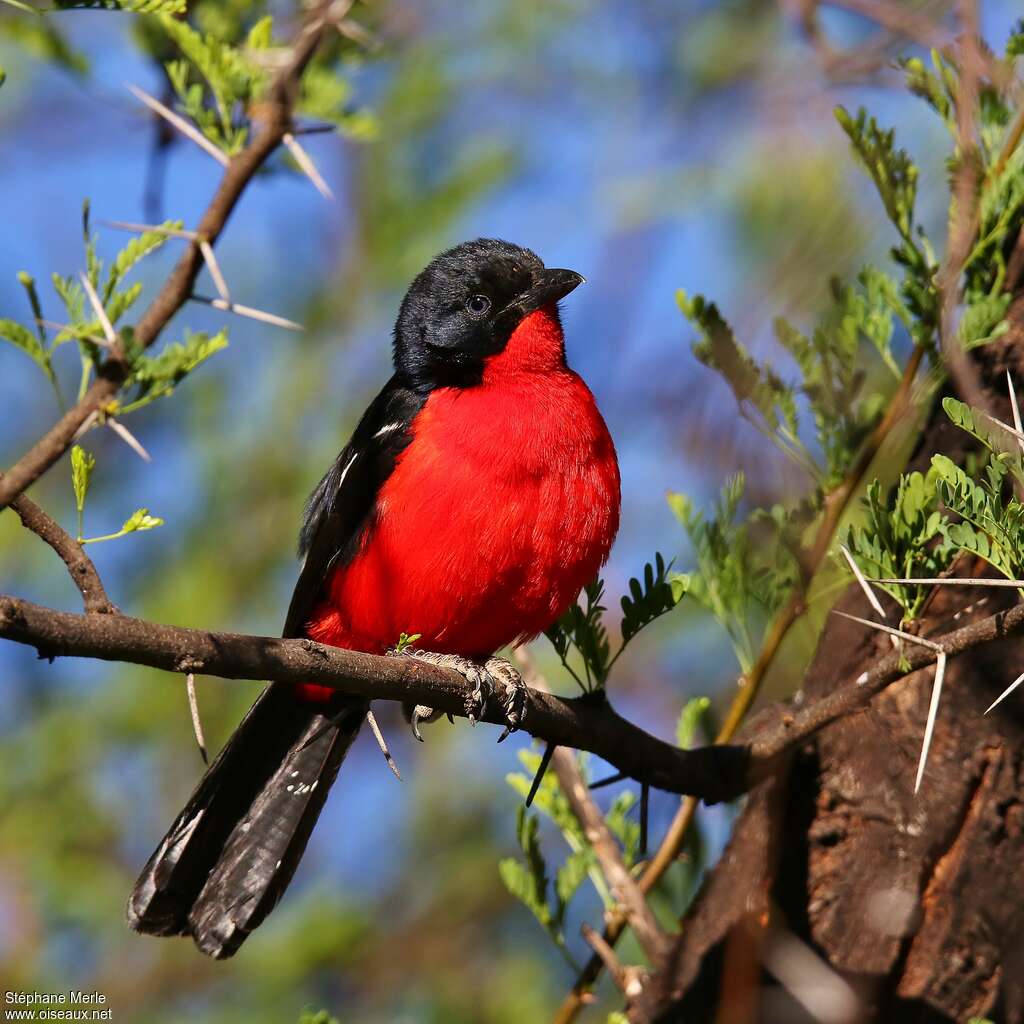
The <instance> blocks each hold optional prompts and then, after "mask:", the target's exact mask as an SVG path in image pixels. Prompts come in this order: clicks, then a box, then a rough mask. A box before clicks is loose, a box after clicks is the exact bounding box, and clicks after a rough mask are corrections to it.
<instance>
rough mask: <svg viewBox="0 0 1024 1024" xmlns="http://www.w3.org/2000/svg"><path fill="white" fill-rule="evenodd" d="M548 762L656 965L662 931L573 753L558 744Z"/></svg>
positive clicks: (662, 942) (662, 949)
mask: <svg viewBox="0 0 1024 1024" xmlns="http://www.w3.org/2000/svg"><path fill="white" fill-rule="evenodd" d="M712 749H713V748H712ZM551 765H552V767H553V768H554V770H555V775H557V776H558V784H559V785H560V786H561V787H562V792H563V793H564V794H565V798H566V799H567V800H568V801H569V807H570V808H571V809H572V813H573V814H574V815H575V816H576V819H577V821H579V823H580V825H581V826H582V827H583V832H584V834H585V835H586V837H587V841H588V842H589V843H590V845H591V846H592V847H593V849H594V855H595V856H596V857H597V861H598V863H599V864H600V865H601V871H602V873H603V874H604V877H605V878H606V879H607V881H608V886H609V888H610V889H611V890H612V893H613V894H614V896H615V898H616V900H618V902H619V903H620V904H621V906H622V909H623V912H624V913H625V915H626V919H627V920H628V921H629V925H630V927H631V928H632V929H633V934H634V935H636V937H637V941H638V942H639V943H640V948H641V949H643V951H644V953H645V954H646V956H647V959H648V960H649V961H650V962H651V964H652V965H655V966H656V965H657V964H658V963H659V962H660V960H661V958H662V957H663V956H664V955H665V952H666V948H667V943H666V936H665V933H664V932H663V931H662V930H661V927H660V926H659V924H658V921H657V918H655V916H654V912H653V911H652V910H651V908H650V907H649V906H648V905H647V900H646V898H645V897H644V894H643V893H642V892H641V891H640V886H639V885H637V883H636V879H635V878H634V877H633V876H632V875H631V874H630V873H629V868H627V867H626V862H625V861H624V860H623V859H622V853H621V852H620V851H619V846H618V843H616V842H615V839H614V837H613V836H612V834H611V832H610V831H609V830H608V826H607V825H606V824H605V820H604V817H603V815H602V814H601V812H600V811H599V810H598V809H597V805H596V804H595V803H594V801H593V799H592V798H591V796H590V793H589V792H588V791H587V784H586V782H584V781H583V776H582V775H581V774H580V770H579V768H578V767H577V765H576V758H575V755H574V754H571V753H570V752H569V751H568V750H565V749H564V748H561V747H560V748H559V749H558V750H556V751H555V752H554V755H553V756H552V758H551Z"/></svg>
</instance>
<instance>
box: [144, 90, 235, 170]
mask: <svg viewBox="0 0 1024 1024" xmlns="http://www.w3.org/2000/svg"><path fill="white" fill-rule="evenodd" d="M125 84H126V85H127V88H128V91H129V92H130V93H131V94H132V95H133V96H134V97H135V98H136V99H137V100H141V101H142V102H143V103H145V104H146V106H147V107H149V109H150V110H152V111H153V113H154V114H158V115H159V116H160V117H162V118H163V119H164V120H165V121H167V123H168V124H170V125H171V126H172V127H174V128H177V129H178V131H179V132H181V134H182V135H184V136H185V138H186V139H190V140H191V141H192V142H194V143H195V144H196V145H197V146H198V147H199V148H200V149H201V150H203V151H204V152H206V153H209V154H210V156H212V157H213V159H214V160H216V161H217V163H219V164H220V165H221V167H227V166H228V164H229V163H230V162H231V158H230V157H229V156H228V155H227V153H225V152H224V151H223V150H220V149H218V148H217V147H216V146H215V145H214V144H213V143H212V142H211V141H210V140H209V139H208V138H207V137H206V136H205V135H204V134H203V133H202V132H201V131H199V129H198V128H196V127H195V125H193V124H190V123H189V122H188V121H186V120H185V118H183V117H181V116H180V115H179V114H176V113H175V112H174V111H173V110H171V108H170V107H167V106H164V104H163V103H161V102H160V101H159V100H158V99H157V98H156V97H155V96H150V95H149V93H148V92H146V91H145V89H140V88H139V87H138V86H137V85H132V84H131V83H130V82H128V83H125Z"/></svg>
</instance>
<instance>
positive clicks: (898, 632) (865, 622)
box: [832, 608, 945, 654]
mask: <svg viewBox="0 0 1024 1024" xmlns="http://www.w3.org/2000/svg"><path fill="white" fill-rule="evenodd" d="M832 614H833V615H841V616H842V617H843V618H844V619H850V620H851V621H852V622H859V623H860V624H861V625H862V626H870V627H871V628H872V629H877V630H880V631H881V632H883V633H888V634H889V635H890V636H898V637H899V638H900V639H901V640H909V641H910V642H911V643H912V644H919V645H920V646H921V647H928V648H930V649H931V650H933V651H938V652H939V654H945V651H943V649H942V645H941V644H937V643H936V642H935V641H934V640H928V639H927V638H926V637H923V636H914V634H913V633H904V632H903V630H902V629H893V627H892V626H886V625H884V624H883V623H881V622H872V621H871V620H870V619H862V618H860V616H858V615H848V614H847V613H846V612H841V611H838V610H837V609H835V608H833V609H832Z"/></svg>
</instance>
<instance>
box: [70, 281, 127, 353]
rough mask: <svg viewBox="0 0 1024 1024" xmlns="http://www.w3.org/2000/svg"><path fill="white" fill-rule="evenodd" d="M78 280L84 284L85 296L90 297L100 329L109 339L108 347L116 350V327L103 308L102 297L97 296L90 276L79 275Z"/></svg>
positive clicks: (90, 303)
mask: <svg viewBox="0 0 1024 1024" xmlns="http://www.w3.org/2000/svg"><path fill="white" fill-rule="evenodd" d="M78 278H79V280H80V281H81V282H82V287H83V288H84V289H85V294H86V295H88V296H89V305H91V306H92V309H93V312H94V313H95V314H96V319H97V320H99V322H100V327H102V328H103V336H104V337H105V338H106V339H107V341H106V344H107V346H108V347H110V348H116V347H117V331H115V330H114V325H113V324H112V323H111V322H110V317H108V316H107V311H106V310H105V309H104V308H103V303H102V302H100V297H99V296H98V295H97V294H96V289H95V288H93V286H92V281H90V280H89V276H88V274H83V273H79V275H78Z"/></svg>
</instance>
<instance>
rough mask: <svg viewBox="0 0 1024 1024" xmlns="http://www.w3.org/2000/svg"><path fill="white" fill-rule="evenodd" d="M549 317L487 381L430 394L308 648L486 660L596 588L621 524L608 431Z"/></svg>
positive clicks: (495, 360)
mask: <svg viewBox="0 0 1024 1024" xmlns="http://www.w3.org/2000/svg"><path fill="white" fill-rule="evenodd" d="M562 345H563V342H562V330H561V326H560V324H559V321H558V315H557V312H556V310H555V309H554V307H546V308H544V309H541V310H538V311H537V312H535V313H532V314H531V315H530V316H528V317H527V318H525V319H524V320H523V322H522V323H521V324H520V325H519V327H518V328H517V329H516V330H515V332H514V333H513V334H512V337H511V338H510V340H509V342H508V344H507V345H506V347H505V349H504V350H503V351H502V352H501V353H500V354H498V355H496V356H493V357H491V358H490V359H489V360H488V361H487V363H486V364H485V369H484V373H483V378H482V381H481V383H480V384H479V385H477V386H474V387H468V388H438V389H436V390H435V391H433V392H432V393H431V394H430V396H429V398H428V399H427V401H426V403H425V404H424V406H423V408H422V409H421V410H420V412H419V413H418V415H417V416H416V418H415V419H414V420H413V423H412V428H411V432H412V441H411V443H410V444H409V445H408V447H407V448H406V449H405V450H404V451H403V452H402V454H401V455H400V456H399V459H398V462H397V464H396V466H395V469H394V472H393V473H392V474H391V476H390V477H389V478H388V480H387V482H386V483H385V484H384V486H383V487H382V489H381V491H380V494H379V496H378V502H377V513H376V518H375V520H374V522H373V523H372V525H371V526H370V528H369V529H368V530H367V532H366V534H365V537H364V540H363V544H362V547H361V548H360V550H359V551H358V552H357V554H356V555H355V557H354V558H353V559H352V560H351V561H350V562H349V563H348V564H347V565H345V566H342V567H340V568H339V569H338V570H336V572H335V574H334V576H333V577H332V578H331V580H330V582H329V585H328V595H327V599H326V601H325V602H324V604H322V605H321V606H320V608H318V610H317V613H316V615H315V617H314V620H313V621H312V622H311V623H310V626H309V629H308V635H309V636H310V637H312V638H313V639H316V640H320V641H322V642H324V643H330V644H334V645H337V646H344V647H350V648H354V649H357V650H365V651H374V652H381V651H384V650H385V649H387V648H388V647H392V646H394V644H395V643H397V641H398V638H399V635H400V634H401V633H402V632H406V633H420V634H421V639H420V640H418V641H417V646H421V647H424V648H426V649H428V650H433V651H440V652H449V653H455V654H462V655H465V656H477V655H489V654H491V653H493V652H494V651H496V650H498V649H499V648H501V647H503V646H505V645H506V644H509V643H512V642H513V641H516V640H519V639H525V638H527V637H530V636H535V635H536V634H538V633H540V632H541V631H543V630H544V629H546V628H547V627H548V626H549V625H550V624H551V623H552V622H553V621H554V620H555V619H556V618H557V617H558V616H559V615H560V614H561V612H562V611H564V609H565V608H566V607H567V606H568V605H569V604H570V603H571V602H572V601H573V600H574V599H575V597H576V595H577V594H578V593H579V591H580V589H581V588H582V587H583V586H584V585H585V584H586V583H588V582H590V580H592V579H593V578H594V576H595V575H596V574H597V571H598V569H599V568H600V566H601V565H602V564H603V563H604V561H605V559H606V558H607V557H608V552H609V550H610V548H611V544H612V541H613V540H614V538H615V534H616V531H617V530H618V525H619V501H620V497H619V470H618V464H617V461H616V458H615V448H614V445H613V443H612V439H611V436H610V435H609V433H608V428H607V427H606V426H605V423H604V420H603V419H602V417H601V414H600V413H599V412H598V409H597V405H596V404H595V402H594V397H593V395H592V394H591V393H590V390H589V389H588V388H587V386H586V384H584V383H583V381H582V380H581V378H580V377H579V376H578V375H577V374H575V373H573V372H572V371H571V370H570V369H568V368H567V367H566V366H565V362H564V355H563V347H562Z"/></svg>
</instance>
